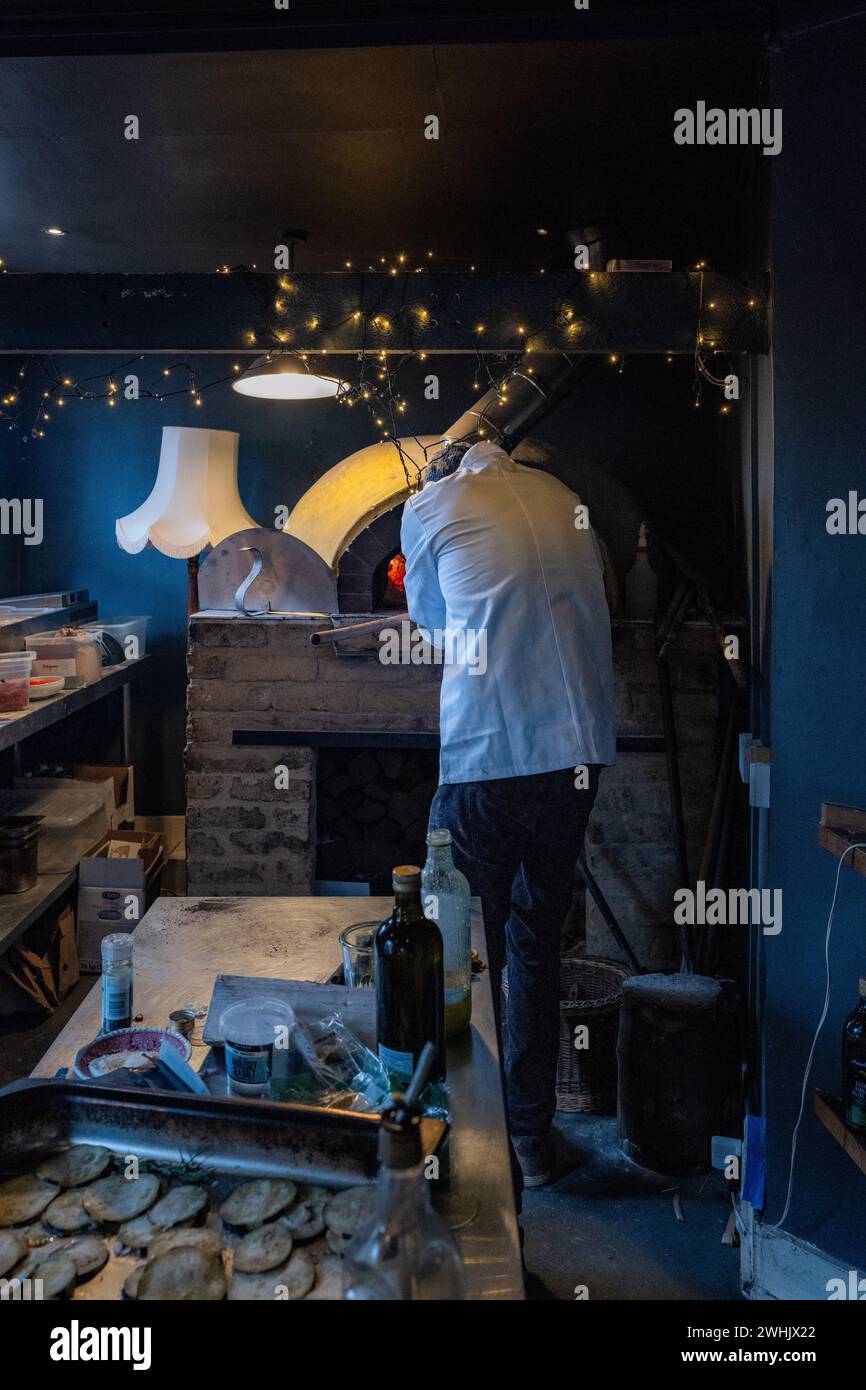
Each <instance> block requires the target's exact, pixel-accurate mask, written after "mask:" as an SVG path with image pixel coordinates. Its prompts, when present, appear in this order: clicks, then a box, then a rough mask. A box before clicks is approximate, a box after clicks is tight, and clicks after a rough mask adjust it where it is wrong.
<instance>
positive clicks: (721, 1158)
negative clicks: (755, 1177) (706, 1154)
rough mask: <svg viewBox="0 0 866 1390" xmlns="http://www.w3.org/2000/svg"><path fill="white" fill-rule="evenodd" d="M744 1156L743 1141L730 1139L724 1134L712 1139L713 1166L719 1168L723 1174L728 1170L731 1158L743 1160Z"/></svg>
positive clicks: (715, 1135)
mask: <svg viewBox="0 0 866 1390" xmlns="http://www.w3.org/2000/svg"><path fill="white" fill-rule="evenodd" d="M742 1154H743V1141H742V1139H729V1138H728V1137H727V1136H726V1135H724V1134H714V1135H713V1138H712V1165H713V1167H714V1168H719V1169H720V1170H721V1171H722V1172H724V1170H725V1169H726V1168H727V1166H728V1164H729V1162H730V1160H731V1158H732V1157H733V1158H741V1157H742Z"/></svg>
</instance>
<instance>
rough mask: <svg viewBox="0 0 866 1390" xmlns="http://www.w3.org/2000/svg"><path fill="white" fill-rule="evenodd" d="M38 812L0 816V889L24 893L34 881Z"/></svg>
mask: <svg viewBox="0 0 866 1390" xmlns="http://www.w3.org/2000/svg"><path fill="white" fill-rule="evenodd" d="M41 821H42V817H41V816H0V893H26V892H27V889H28V888H32V887H33V885H34V883H35V882H36V874H37V860H38V850H39V846H38V840H39V836H40V834H41Z"/></svg>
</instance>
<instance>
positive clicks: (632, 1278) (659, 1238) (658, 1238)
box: [523, 1114, 741, 1302]
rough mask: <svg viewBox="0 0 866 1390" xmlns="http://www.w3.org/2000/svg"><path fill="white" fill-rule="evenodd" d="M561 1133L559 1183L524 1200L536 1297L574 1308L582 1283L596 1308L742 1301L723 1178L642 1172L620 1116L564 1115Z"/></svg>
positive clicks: (558, 1120) (559, 1120) (530, 1288)
mask: <svg viewBox="0 0 866 1390" xmlns="http://www.w3.org/2000/svg"><path fill="white" fill-rule="evenodd" d="M556 1131H557V1160H558V1162H557V1167H556V1172H557V1173H558V1174H560V1176H558V1177H557V1179H556V1180H555V1181H554V1182H553V1183H552V1184H551V1185H550V1186H549V1187H544V1188H536V1189H535V1190H533V1191H529V1192H526V1193H524V1205H523V1228H524V1231H525V1235H526V1244H525V1252H524V1253H525V1259H526V1265H527V1268H528V1269H529V1272H530V1275H531V1276H532V1277H531V1279H530V1282H529V1286H528V1289H527V1292H528V1294H529V1297H530V1298H535V1299H558V1300H559V1299H562V1300H564V1299H568V1300H569V1301H570V1300H573V1299H574V1298H575V1297H576V1296H577V1295H576V1293H575V1289H576V1287H577V1286H580V1285H583V1286H585V1287H586V1289H587V1295H584V1296H588V1298H589V1300H590V1301H591V1302H593V1301H595V1302H598V1301H604V1300H611V1299H627V1300H629V1301H641V1300H659V1299H661V1300H663V1299H677V1300H679V1299H682V1300H689V1299H693V1300H705V1299H726V1300H728V1299H739V1298H740V1296H741V1295H740V1286H739V1254H740V1252H739V1250H738V1249H735V1248H731V1247H730V1246H727V1245H722V1244H721V1239H722V1234H723V1232H724V1229H725V1226H726V1224H727V1220H728V1215H729V1213H730V1210H731V1207H730V1201H729V1198H728V1197H727V1194H726V1191H725V1183H724V1180H723V1178H722V1176H721V1174H720V1173H718V1172H715V1171H714V1172H712V1173H710V1174H708V1175H704V1176H703V1177H699V1178H685V1179H684V1178H671V1177H661V1176H659V1175H658V1174H656V1173H651V1172H649V1171H648V1170H647V1169H645V1168H639V1167H637V1165H636V1164H634V1163H632V1162H630V1161H629V1159H627V1158H626V1157H625V1156H624V1155H623V1154H622V1153H621V1152H620V1150H619V1147H618V1145H617V1142H616V1120H615V1119H614V1118H613V1117H612V1116H596V1115H563V1114H558V1115H557V1117H556ZM675 1191H676V1192H678V1193H679V1197H680V1203H681V1206H682V1212H683V1215H684V1216H685V1221H683V1222H681V1221H678V1220H677V1218H676V1215H675V1214H674V1202H673V1199H674V1192H675Z"/></svg>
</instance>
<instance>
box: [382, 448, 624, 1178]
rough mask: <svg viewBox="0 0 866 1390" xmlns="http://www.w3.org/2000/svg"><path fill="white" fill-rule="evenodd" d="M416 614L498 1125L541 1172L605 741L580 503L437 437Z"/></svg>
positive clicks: (415, 581) (608, 752) (602, 634)
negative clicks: (484, 951) (500, 1068)
mask: <svg viewBox="0 0 866 1390" xmlns="http://www.w3.org/2000/svg"><path fill="white" fill-rule="evenodd" d="M402 549H403V554H404V556H405V558H406V581H405V582H406V596H407V601H408V606H409V613H410V616H411V618H412V619H413V621H414V622H415V623H417V624H418V626H419V627H420V628H422V629H424V630H425V632H426V634H427V635H428V640H430V642H431V643H432V645H433V646H434V647H435V648H437V649H438V650H439V652H440V653H441V656H440V659H441V660H442V661H443V672H442V693H441V699H440V733H441V756H440V779H439V780H440V785H439V789H438V791H437V793H436V796H435V798H434V801H433V805H432V807H431V812H430V825H431V826H438V827H444V828H447V829H449V830H450V831H451V835H452V839H453V846H454V860H455V863H456V864H457V867H458V868H459V869H461V870H462V872H463V873H465V874H466V876H467V878H468V879H469V882H470V886H471V888H472V891H473V893H475V894H478V895H479V896H480V897H481V899H482V904H483V909H484V920H485V926H486V929H487V942H488V953H489V964H490V969H491V983H492V986H493V991H494V1001H495V1002H496V1003H497V1005H498V1002H499V986H500V979H501V972H502V969H503V967H504V966H505V964H506V963H507V966H508V1008H507V1024H506V1029H505V1038H504V1050H505V1075H506V1086H507V1099H508V1111H509V1128H510V1131H511V1135H512V1138H513V1141H514V1147H515V1149H516V1151H517V1156H518V1158H519V1160H520V1166H521V1168H522V1170H523V1177H524V1181H525V1183H526V1185H527V1186H539V1185H541V1184H542V1183H544V1182H547V1181H549V1180H550V1174H551V1168H550V1128H551V1123H552V1120H553V1115H554V1110H555V1104H556V1098H555V1082H556V1066H557V1053H558V1046H559V956H560V929H561V926H562V923H563V920H564V918H565V915H566V913H567V912H568V909H569V907H570V905H571V899H572V893H573V884H574V870H575V863H576V860H577V857H578V854H579V853H580V850H581V847H582V845H583V837H584V833H585V831H586V825H587V821H588V819H589V815H590V812H591V810H592V805H593V801H594V799H595V794H596V789H597V786H598V777H599V773H600V769H601V767H602V766H603V765H604V764H610V763H613V761H614V758H615V750H616V732H615V719H614V684H613V666H612V660H611V635H610V618H609V614H608V608H607V602H606V599H605V592H604V580H603V571H602V563H601V558H600V555H599V550H598V545H597V543H596V540H595V536H594V535H593V532H592V530H591V528H590V527H589V525H588V522H587V517H586V510H585V508H583V507H582V506H581V504H580V502H579V499H578V498H577V497H576V496H575V494H574V493H573V492H571V491H570V490H569V489H568V488H567V487H566V486H565V485H564V484H563V483H561V482H559V481H558V479H556V478H554V477H552V476H551V475H550V474H548V473H545V472H543V471H541V470H539V469H534V468H527V467H525V466H524V465H522V464H519V463H517V462H515V460H514V459H512V458H510V457H509V455H508V454H507V453H506V452H505V450H504V449H502V448H500V447H499V446H498V445H496V444H491V443H484V442H482V443H478V444H475V445H473V446H472V447H469V446H467V445H466V444H463V443H454V444H448V445H446V446H445V448H444V449H443V450H442V452H441V453H440V455H439V456H438V457H437V458H436V459H434V461H433V463H432V465H431V467H430V469H429V471H428V473H427V476H426V480H425V484H424V487H423V488H422V490H421V491H420V492H417V493H415V494H414V495H413V496H411V497H410V498H409V500H408V501H407V502H406V505H405V508H404V511H403V526H402Z"/></svg>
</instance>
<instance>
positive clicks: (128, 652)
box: [84, 614, 150, 661]
mask: <svg viewBox="0 0 866 1390" xmlns="http://www.w3.org/2000/svg"><path fill="white" fill-rule="evenodd" d="M149 622H150V615H148V616H146V617H145V616H144V615H143V614H138V615H133V616H131V617H122V618H101V619H98V620H94V621H93V622H92V623H85V624H84V626H85V628H87V630H88V631H89V632H107V633H109V634H110V635H111V636H112V637H114V638H116V640H117V641H118V642H119V643H120V645H121V647H122V648H123V651H124V655H125V657H126V660H127V661H137V660H138V658H139V657H140V656H144V653H145V648H146V645H147V625H148V623H149Z"/></svg>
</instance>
